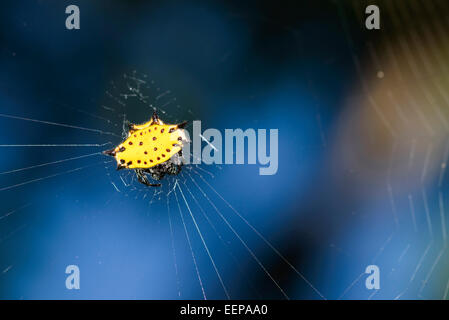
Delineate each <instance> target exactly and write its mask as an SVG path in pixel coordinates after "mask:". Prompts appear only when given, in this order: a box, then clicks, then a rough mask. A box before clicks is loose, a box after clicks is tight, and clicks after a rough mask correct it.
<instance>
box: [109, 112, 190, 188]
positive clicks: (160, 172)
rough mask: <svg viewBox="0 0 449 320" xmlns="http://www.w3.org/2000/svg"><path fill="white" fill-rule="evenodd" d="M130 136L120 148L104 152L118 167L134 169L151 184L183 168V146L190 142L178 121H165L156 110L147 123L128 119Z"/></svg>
mask: <svg viewBox="0 0 449 320" xmlns="http://www.w3.org/2000/svg"><path fill="white" fill-rule="evenodd" d="M126 124H127V127H128V137H127V138H126V140H125V141H123V142H122V143H120V144H119V145H118V146H117V147H115V148H113V149H111V150H106V151H103V154H106V155H109V156H112V157H114V158H115V160H116V161H117V170H121V169H133V170H134V171H135V173H136V175H137V180H139V182H140V183H143V184H144V185H147V186H150V187H159V186H160V185H161V184H159V183H158V184H153V183H150V182H149V180H148V177H147V174H149V175H150V176H151V177H152V178H153V179H154V180H161V179H162V178H163V177H164V176H165V175H166V174H170V175H177V174H178V173H179V172H180V171H181V167H182V159H181V158H182V146H183V142H186V141H187V138H186V135H185V133H184V130H183V129H184V127H185V126H186V124H187V121H184V122H182V123H179V124H164V122H162V120H161V119H159V117H158V115H157V113H156V111H154V113H153V116H152V117H151V120H150V121H148V122H146V123H144V124H140V125H137V124H132V123H129V122H127V123H126Z"/></svg>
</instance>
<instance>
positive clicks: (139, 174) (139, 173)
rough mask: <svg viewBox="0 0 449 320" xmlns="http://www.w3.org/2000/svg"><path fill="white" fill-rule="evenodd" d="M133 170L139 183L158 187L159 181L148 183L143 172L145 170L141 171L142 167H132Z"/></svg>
mask: <svg viewBox="0 0 449 320" xmlns="http://www.w3.org/2000/svg"><path fill="white" fill-rule="evenodd" d="M134 171H135V172H136V175H137V180H139V182H140V183H142V184H144V185H146V186H148V187H160V186H161V184H160V183H156V184H154V183H150V181H148V177H147V175H146V174H145V171H143V170H142V169H134Z"/></svg>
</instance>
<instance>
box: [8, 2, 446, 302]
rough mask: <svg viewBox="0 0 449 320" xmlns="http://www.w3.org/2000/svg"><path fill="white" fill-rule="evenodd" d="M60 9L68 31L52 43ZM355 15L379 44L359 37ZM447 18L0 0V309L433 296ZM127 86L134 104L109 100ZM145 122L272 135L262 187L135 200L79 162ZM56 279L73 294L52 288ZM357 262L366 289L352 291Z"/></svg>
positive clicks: (246, 5) (109, 174)
mask: <svg viewBox="0 0 449 320" xmlns="http://www.w3.org/2000/svg"><path fill="white" fill-rule="evenodd" d="M71 4H75V5H77V6H79V8H80V13H81V14H80V15H81V22H80V25H81V28H80V30H67V29H66V28H65V20H66V17H67V14H65V8H66V7H67V6H68V5H71ZM370 4H376V5H378V6H379V8H380V12H381V29H380V30H367V29H366V28H365V18H366V17H367V15H366V14H365V8H366V6H368V5H370ZM448 7H449V5H448V3H447V2H446V1H443V0H432V1H423V0H421V1H418V0H408V1H362V0H354V1H350V0H347V1H324V0H322V1H245V2H241V1H223V2H219V1H217V2H210V1H191V2H190V1H129V0H128V1H33V0H27V1H3V2H2V4H1V10H0V26H1V28H0V39H1V42H0V43H1V45H0V70H2V72H0V114H1V115H0V139H1V140H0V145H2V147H0V165H1V168H2V169H1V170H0V171H1V172H0V200H1V207H0V208H1V211H0V216H1V218H0V298H3V299H135V298H137V299H180V298H181V299H202V298H204V296H206V297H207V298H208V299H224V298H226V292H225V290H224V289H223V285H224V287H225V288H226V291H227V292H228V294H229V296H230V297H231V298H254V299H257V298H262V299H264V298H274V299H283V298H285V297H287V296H288V297H289V298H292V299H320V298H328V299H339V298H341V299H348V298H350V299H351V298H352V299H376V298H381V299H393V298H401V299H403V298H408V299H421V298H424V299H429V298H432V299H442V298H444V299H445V298H446V297H447V289H448V284H449V283H448V279H449V273H448V272H447V267H448V263H449V257H448V255H447V251H446V245H447V241H446V222H445V219H446V217H447V208H448V207H449V203H447V202H448V200H449V196H448V189H447V187H448V185H447V177H446V173H445V168H446V160H447V156H448V150H449V149H448V146H449V144H448V143H447V140H446V137H447V133H448V132H449V125H448V124H449V110H448V103H449V98H448V97H449V94H448V93H447V92H448V90H447V89H448V88H449V81H448V80H449V79H448V76H447V75H448V74H449V73H448V72H447V71H448V68H449V66H448V61H449V59H448V58H449V42H448V39H449V37H447V34H448V29H449V23H448V21H449V20H448ZM136 79H138V80H136ZM142 81H143V82H142ZM139 83H140V84H139ZM136 86H139V87H138V88H139V92H140V93H142V94H143V95H144V96H145V98H144V99H143V100H142V99H139V98H138V97H137V98H136V97H133V96H132V95H130V96H129V97H127V96H125V95H126V93H128V94H130V93H132V92H131V91H132V90H130V87H131V88H136ZM167 91H169V92H167ZM164 92H167V94H166V95H165V94H164V95H163V96H162V98H158V97H160V95H161V94H162V93H164ZM152 107H156V108H158V109H159V110H161V111H162V114H161V117H162V118H163V119H167V121H170V122H175V121H180V120H189V121H192V120H201V121H202V126H203V129H206V128H218V129H220V130H223V131H224V129H225V128H242V129H246V128H254V129H257V128H265V129H270V128H272V129H279V169H278V172H277V174H276V175H272V176H260V175H259V174H258V172H259V171H258V170H259V167H258V166H257V165H232V166H229V165H223V166H206V165H201V166H200V168H196V167H192V168H185V169H184V170H183V174H181V175H180V176H179V177H174V178H172V179H166V181H165V184H164V186H163V187H162V188H160V189H158V190H154V189H151V188H150V189H148V188H146V187H143V186H141V185H139V184H138V183H136V182H135V181H133V180H132V176H131V175H129V174H128V173H126V172H125V173H123V172H122V173H118V172H116V171H115V164H114V163H111V162H108V161H110V159H108V158H106V157H104V156H102V155H101V154H98V152H100V151H102V150H104V149H105V148H106V145H105V144H107V146H109V145H115V144H117V143H118V142H120V136H121V134H122V122H123V119H124V117H126V118H127V119H129V120H130V121H133V122H145V121H146V120H147V119H148V118H149V117H150V115H151V113H152ZM9 116H15V117H22V118H26V119H28V120H26V119H17V118H11V117H9ZM30 120H40V121H47V122H52V123H42V122H36V121H30ZM55 123H58V124H63V125H65V126H61V125H55ZM67 125H69V126H71V127H68V126H67ZM75 127H76V128H75ZM86 128H87V129H88V130H86ZM11 144H20V145H27V144H93V145H101V146H103V145H104V147H100V146H94V147H87V146H85V147H81V146H79V147H11V146H9V147H7V146H5V145H11ZM80 156H85V157H82V158H79V157H80ZM70 158H76V159H74V160H68V161H63V162H57V163H53V162H56V161H60V160H64V159H70ZM105 162H106V163H105ZM45 163H53V164H50V165H45V166H38V167H35V168H33V169H29V170H21V171H17V172H9V171H11V170H15V169H20V168H26V167H30V166H35V165H39V164H45ZM191 177H193V179H192V178H191ZM41 178H44V179H41ZM122 179H123V180H122ZM176 179H180V180H179V181H182V182H179V184H180V187H181V188H173V186H174V181H175V180H176ZM195 182H196V183H195ZM209 186H212V187H213V189H212V188H211V187H209ZM180 190H182V191H183V194H181V191H180ZM214 190H216V191H217V193H215V191H214ZM203 191H204V193H203ZM183 196H184V197H185V199H186V200H185V201H184V198H183ZM221 197H223V198H221ZM223 199H225V200H226V201H227V202H226V201H224V200H223ZM178 205H179V207H178ZM189 209H190V210H191V212H192V215H193V216H194V217H195V218H196V220H195V221H196V222H197V223H198V226H199V228H200V230H201V232H202V236H203V238H204V240H205V242H206V244H207V246H208V249H209V251H210V254H211V256H212V257H213V259H214V263H215V266H216V268H217V270H218V272H219V274H220V276H221V278H222V282H223V285H222V283H221V282H220V279H219V277H218V276H217V272H216V271H215V269H214V267H213V264H212V263H211V260H210V258H209V256H208V254H207V251H206V250H205V249H204V245H203V242H202V241H201V238H200V236H199V234H198V232H197V229H196V228H195V223H194V221H193V220H192V219H191V215H190V212H189ZM234 210H235V211H234ZM236 211H237V212H238V213H239V214H240V215H241V216H242V217H243V218H244V219H246V221H248V222H249V223H250V224H251V226H249V225H248V224H247V223H246V222H245V221H244V220H242V219H241V218H240V217H239V216H238V214H236ZM220 214H221V215H222V216H224V217H225V218H226V222H225V220H224V219H222V217H221V216H220ZM183 220H184V222H185V225H184V224H183ZM227 223H229V224H230V225H231V226H232V228H233V229H230V228H229V225H228V224H227ZM253 228H254V229H253ZM233 230H234V231H235V233H234V231H233ZM255 230H257V232H255ZM186 232H187V235H188V238H187V237H186ZM258 232H260V233H258ZM236 234H238V235H239V237H240V238H239V237H237V236H236ZM259 235H263V237H264V238H261V237H260V236H259ZM264 239H265V240H266V241H264ZM242 242H244V244H243V243H242ZM189 243H190V244H191V246H192V251H191V250H190V246H189ZM268 243H269V244H268ZM245 245H246V246H247V247H245ZM247 248H249V249H250V250H251V252H249V251H248V250H247ZM273 248H274V249H275V250H278V251H277V252H276V251H275V250H273ZM192 252H193V256H194V260H193V259H192ZM281 255H282V257H281ZM254 257H257V259H258V260H257V261H256V260H255V259H254ZM286 261H288V263H287V262H286ZM71 264H75V265H78V266H79V268H80V271H81V289H80V290H67V289H66V288H65V279H66V276H67V275H66V274H65V273H64V271H65V268H66V266H67V265H71ZM370 264H375V265H378V266H379V268H380V271H381V289H380V290H368V289H367V288H366V287H365V279H366V276H367V275H365V273H364V272H365V268H366V266H368V265H370ZM261 265H263V266H264V268H266V272H265V271H264V270H263V269H262V268H261ZM292 267H293V268H292ZM295 269H296V270H297V271H298V272H300V273H301V274H302V275H303V276H304V278H302V277H301V276H300V275H299V274H298V272H297V271H295ZM267 272H268V273H269V275H268V274H267ZM198 275H199V277H200V278H201V284H200V282H199V279H198ZM270 277H272V278H273V279H271V278H270ZM304 279H306V280H304ZM273 280H274V281H273ZM201 285H202V286H203V287H204V293H203V292H202V290H201ZM312 285H313V287H314V288H315V289H314V288H312Z"/></svg>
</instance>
